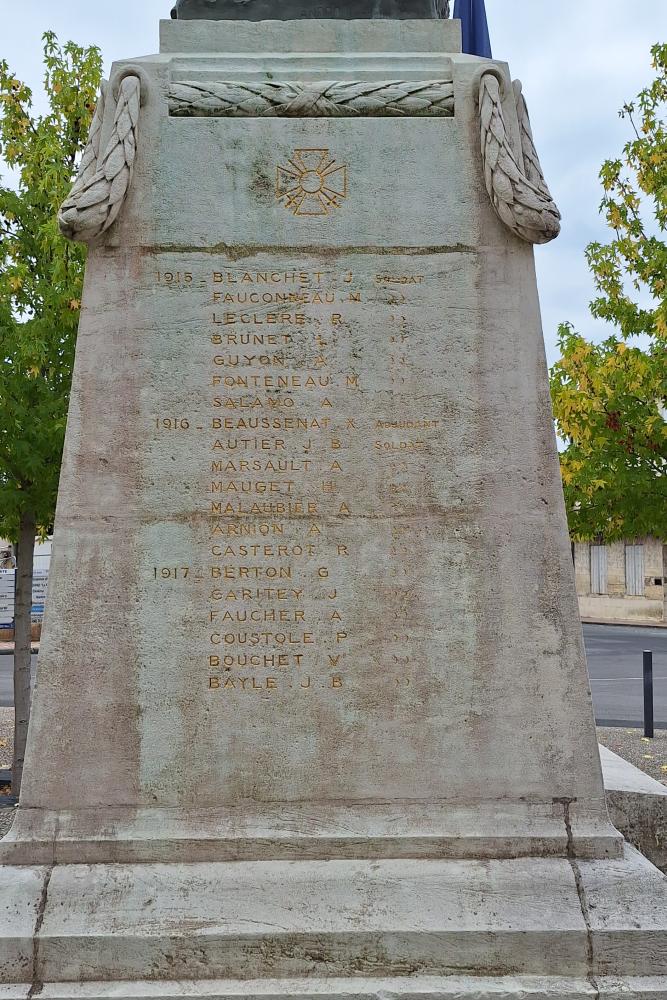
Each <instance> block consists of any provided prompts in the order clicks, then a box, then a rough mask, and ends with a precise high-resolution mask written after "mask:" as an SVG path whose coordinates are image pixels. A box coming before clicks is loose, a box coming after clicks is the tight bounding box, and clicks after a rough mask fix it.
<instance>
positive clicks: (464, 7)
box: [454, 0, 492, 59]
mask: <svg viewBox="0 0 667 1000" xmlns="http://www.w3.org/2000/svg"><path fill="white" fill-rule="evenodd" d="M454 17H458V18H460V20H461V29H462V31H463V51H464V52H467V53H468V54H469V55H471V56H484V57H485V58H486V59H491V58H492V56H491V39H490V38H489V25H488V23H487V20H486V8H485V7H484V0H456V3H455V4H454Z"/></svg>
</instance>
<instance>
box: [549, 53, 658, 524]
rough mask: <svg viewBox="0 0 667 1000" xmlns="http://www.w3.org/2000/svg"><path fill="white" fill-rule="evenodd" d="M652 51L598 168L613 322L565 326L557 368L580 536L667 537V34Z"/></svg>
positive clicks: (598, 254)
mask: <svg viewBox="0 0 667 1000" xmlns="http://www.w3.org/2000/svg"><path fill="white" fill-rule="evenodd" d="M652 55H653V67H654V69H655V71H656V76H655V79H654V81H653V83H652V84H651V85H650V86H649V87H647V88H646V89H645V90H643V91H642V92H641V93H640V94H639V96H638V98H637V100H636V101H635V102H634V103H631V104H627V105H626V106H625V107H624V108H623V110H622V111H621V116H622V117H623V118H624V119H625V120H626V121H627V122H628V124H629V127H630V130H631V138H630V139H629V141H628V143H627V144H626V146H625V148H624V151H623V156H622V157H620V158H618V159H613V160H608V161H607V162H606V163H605V164H604V165H603V167H602V170H601V172H600V179H601V181H602V186H603V190H604V196H603V200H602V206H601V211H602V213H603V214H604V218H605V220H606V222H607V225H608V226H609V229H610V230H611V238H610V239H609V241H608V242H606V243H591V244H590V246H589V247H588V248H587V250H586V257H587V260H588V264H589V267H590V270H591V272H592V275H593V280H594V283H595V288H596V292H597V297H596V298H595V299H594V301H593V302H592V303H591V313H592V315H593V316H594V317H595V318H596V319H600V320H604V321H605V322H607V323H609V324H610V325H611V327H612V333H611V334H610V335H609V336H608V337H607V338H606V339H605V340H604V341H603V342H602V343H597V344H596V343H591V342H590V341H588V340H586V339H585V338H584V337H583V336H582V335H581V334H579V333H577V332H576V331H575V330H574V329H573V328H572V326H570V325H569V324H564V325H562V326H561V327H560V330H559V338H560V339H559V343H560V349H561V352H562V356H561V358H560V360H559V361H558V363H557V364H556V365H555V366H554V368H553V369H552V373H551V390H552V398H553V404H554V412H555V417H556V423H557V428H558V431H559V434H560V435H561V437H562V439H563V440H564V441H565V443H566V448H565V450H564V451H563V453H562V455H561V469H562V475H563V485H564V489H565V499H566V503H567V508H568V516H569V522H570V529H571V532H572V535H573V536H574V537H575V538H578V539H590V538H594V537H600V538H602V539H604V540H605V541H613V540H614V539H621V538H630V539H631V538H635V537H638V536H642V535H648V534H651V535H655V536H656V537H658V538H662V539H665V540H667V423H666V420H665V418H666V416H667V413H666V407H667V245H666V244H665V230H666V228H667V125H666V122H665V110H666V109H667V45H656V46H654V48H653V49H652Z"/></svg>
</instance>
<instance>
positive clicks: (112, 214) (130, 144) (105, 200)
mask: <svg viewBox="0 0 667 1000" xmlns="http://www.w3.org/2000/svg"><path fill="white" fill-rule="evenodd" d="M110 99H111V100H113V96H112V93H111V86H110V85H109V83H107V82H106V81H105V82H104V83H103V84H102V90H101V93H100V98H99V101H98V102H97V108H96V109H95V116H94V118H93V121H92V124H91V127H90V134H89V136H88V143H87V145H86V148H85V150H84V153H83V156H82V158H81V165H80V167H79V173H78V176H77V179H76V181H75V182H74V186H73V188H72V190H71V191H70V193H69V196H68V198H67V200H66V201H65V202H64V203H63V205H62V208H61V209H60V212H59V213H58V224H59V225H60V230H61V232H62V233H63V235H64V236H66V237H67V238H68V239H70V240H78V241H79V242H81V243H90V242H91V241H92V240H95V239H96V238H97V237H99V236H101V235H102V233H105V232H106V230H107V229H108V228H109V227H110V226H111V225H112V224H113V223H114V222H115V221H116V219H117V218H118V215H119V213H120V210H121V208H122V207H123V204H124V203H125V199H126V197H127V193H128V191H129V190H130V185H131V184H132V175H133V172H134V162H135V160H136V156H137V131H138V128H139V116H140V106H141V80H140V79H139V77H138V76H135V75H134V74H130V75H128V76H126V77H124V78H123V79H122V80H121V82H120V86H119V89H118V100H117V103H116V108H115V112H114V120H113V128H112V130H111V134H110V136H109V140H108V142H107V144H106V147H105V150H104V154H103V155H102V154H101V142H102V128H103V125H104V116H105V110H106V106H107V103H108V102H109V100H110Z"/></svg>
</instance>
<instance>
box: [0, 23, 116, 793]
mask: <svg viewBox="0 0 667 1000" xmlns="http://www.w3.org/2000/svg"><path fill="white" fill-rule="evenodd" d="M44 68H45V75H44V89H45V91H46V98H47V111H46V113H45V114H43V115H39V114H36V113H35V111H34V105H33V94H32V91H31V90H30V88H29V87H27V86H26V85H25V84H24V83H22V82H21V81H20V80H18V79H17V78H16V77H15V76H14V74H13V73H12V72H11V71H10V68H9V66H8V65H7V63H6V62H0V152H1V154H2V158H3V160H4V163H5V165H6V167H8V168H10V169H9V171H7V172H6V175H5V177H4V178H3V180H2V182H0V361H1V364H0V537H5V538H8V539H10V540H11V541H15V542H18V565H17V586H16V606H15V644H16V652H15V660H14V689H15V690H14V695H15V709H16V739H15V753H14V771H13V787H14V790H18V789H19V788H20V783H21V776H22V771H23V755H24V748H25V739H26V735H27V727H28V718H29V711H30V645H31V643H30V639H31V636H30V626H31V604H32V571H33V551H34V542H35V536H36V535H37V534H40V533H41V534H43V535H46V534H47V533H49V532H50V530H51V528H52V524H53V517H54V512H55V503H56V496H57V491H58V478H59V473H60V461H61V455H62V448H63V441H64V434H65V424H66V420H67V408H68V402H69V391H70V383H71V377H72V365H73V361H74V347H75V341H76V332H77V327H78V320H79V309H80V305H81V289H82V281H83V268H84V260H85V252H84V249H83V248H82V247H80V246H77V245H74V244H72V243H69V242H68V241H67V240H65V239H63V238H62V237H61V236H60V233H59V231H58V223H57V220H56V213H57V210H58V208H59V206H60V204H61V202H62V201H63V200H64V199H65V196H66V195H67V193H68V191H69V189H70V186H71V184H72V180H73V176H74V173H75V168H76V163H77V159H78V157H79V154H80V153H81V151H82V149H83V147H84V145H85V142H86V139H87V135H88V129H89V126H90V122H91V118H92V114H93V112H94V109H95V101H96V94H97V91H98V88H99V84H100V79H101V71H102V63H101V56H100V53H99V50H98V49H96V48H82V47H80V46H78V45H75V44H74V43H73V42H67V43H66V44H65V45H62V46H61V45H59V44H58V42H57V40H56V38H55V36H54V35H53V34H51V33H47V34H46V35H44Z"/></svg>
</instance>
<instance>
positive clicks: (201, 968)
mask: <svg viewBox="0 0 667 1000" xmlns="http://www.w3.org/2000/svg"><path fill="white" fill-rule="evenodd" d="M459 49H460V46H459V35H458V25H457V24H456V23H455V22H447V21H442V22H440V21H433V22H430V21H421V22H419V21H395V22H391V21H368V22H365V21H343V20H340V21H317V20H309V21H299V22H263V23H262V22H258V23H248V22H231V21H227V22H219V23H218V22H206V21H201V20H200V21H194V22H192V23H188V22H173V23H172V22H165V23H164V24H163V26H162V48H161V53H160V55H158V56H154V57H149V58H146V59H139V60H133V61H132V62H128V63H122V64H118V65H117V66H115V67H114V71H113V75H112V80H111V84H110V86H109V87H108V88H107V89H106V91H105V98H104V100H103V102H102V103H101V106H100V111H99V113H98V117H97V119H96V124H95V126H94V128H93V132H92V135H91V144H90V147H89V150H88V152H87V155H86V157H85V158H84V164H83V168H82V175H81V178H80V181H79V182H78V183H77V186H76V187H75V188H74V191H73V193H72V196H71V198H70V199H69V201H68V202H67V203H66V205H65V206H64V209H63V213H62V225H63V227H64V229H65V231H66V232H68V234H69V235H71V236H74V237H78V238H81V239H86V240H88V241H91V242H92V247H91V252H90V256H89V263H88V271H87V279H86V288H85V295H84V308H83V315H82V323H81V330H80V335H79V342H78V349H77V364H76V373H75V379H74V386H73V393H72V406H71V412H70V420H69V426H68V434H67V443H66V450H65V459H64V466H63V475H62V482H61V491H60V498H59V507H58V514H57V523H56V535H57V540H58V545H57V548H56V552H55V556H54V559H53V566H52V573H51V581H50V593H49V607H48V612H47V621H46V625H45V630H44V637H43V642H42V650H41V655H40V671H39V678H38V686H37V691H36V695H35V702H34V708H33V718H32V722H31V731H30V741H29V749H28V758H27V766H26V771H25V777H24V786H23V791H22V798H21V806H20V809H19V812H18V816H17V819H16V821H15V824H14V827H13V830H12V831H11V833H10V835H9V836H8V837H7V838H6V839H5V841H3V842H2V844H0V862H2V864H3V867H1V868H0V984H4V985H0V1000H9V998H12V1000H16V998H24V997H25V998H27V997H31V998H32V997H34V996H37V995H39V996H41V997H44V998H53V1000H56V998H66V997H67V998H79V997H80V998H86V1000H93V998H96V997H99V998H102V997H127V998H144V997H145V998H162V997H164V998H167V997H174V998H181V997H183V998H184V997H194V996H206V997H211V998H213V997H216V998H223V997H224V998H227V997H229V998H232V997H237V996H239V997H240V996H243V997H256V998H267V1000H268V998H273V997H275V998H282V997H288V996H289V997H298V998H303V1000H311V998H314V997H317V998H319V997H320V996H322V997H323V998H325V997H326V998H329V1000H331V998H338V997H340V998H355V1000H357V998H365V997H369V998H370V997H374V998H378V1000H379V998H380V997H387V996H394V995H395V996H396V997H409V998H414V1000H418V998H419V1000H422V998H433V1000H436V998H443V1000H444V998H450V997H451V998H452V1000H453V998H454V997H457V998H473V997H474V998H489V1000H490V998H495V997H498V998H500V997H503V998H505V997H535V998H537V997H539V998H543V997H554V998H556V997H558V998H575V997H576V998H579V997H581V998H583V997H587V998H595V997H605V998H606V997H610V998H611V997H637V998H648V997H650V998H658V997H663V998H664V997H667V891H666V889H665V880H664V878H663V877H662V876H661V875H660V874H659V873H658V872H657V870H656V869H654V868H653V867H652V866H651V865H650V864H649V863H648V862H647V861H645V859H643V858H642V857H641V856H640V855H638V854H637V853H636V852H634V851H633V850H631V849H630V848H628V847H627V846H626V847H624V845H623V842H622V839H621V838H620V836H619V835H618V834H617V832H616V831H615V830H614V829H613V828H612V826H611V825H610V823H609V819H608V816H607V812H606V808H605V803H604V792H603V787H602V778H601V769H600V765H599V759H598V753H597V744H596V739H595V729H594V724H593V718H592V711H591V704H590V694H589V690H588V682H587V677H586V668H585V657H584V650H583V643H582V639H581V632H580V628H579V625H578V613H577V604H576V596H575V590H574V578H573V570H572V561H571V556H570V551H569V545H568V540H567V528H566V520H565V512H564V506H563V499H562V491H561V486H560V478H559V470H558V458H557V451H556V443H555V438H554V433H553V426H552V421H551V411H550V404H549V395H548V382H547V370H546V363H545V358H544V349H543V343H542V336H541V329H540V319H539V306H538V301H537V290H536V282H535V273H534V265H533V257H532V249H531V247H530V246H529V245H528V241H530V242H540V241H546V240H548V239H550V238H552V237H553V236H554V235H555V234H556V232H557V229H558V213H557V210H556V208H555V205H554V204H553V202H552V201H551V198H550V195H549V193H548V189H547V188H546V184H545V182H544V179H543V178H542V176H541V171H540V169H539V161H538V159H537V154H536V153H535V148H534V145H533V140H532V134H531V132H530V125H529V122H528V119H527V113H526V110H525V105H524V104H523V102H522V98H521V96H520V90H519V89H518V88H515V89H514V90H513V89H512V87H511V86H510V78H509V76H508V72H507V68H506V67H505V66H504V65H503V64H497V63H490V62H487V61H484V60H478V59H474V58H472V57H468V56H463V55H461V54H460V51H459ZM480 147H481V150H482V152H481V153H480Z"/></svg>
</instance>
